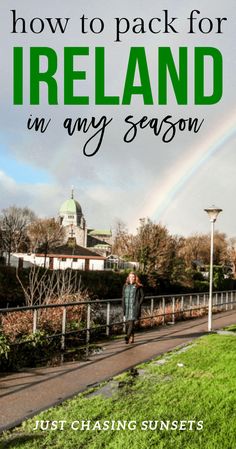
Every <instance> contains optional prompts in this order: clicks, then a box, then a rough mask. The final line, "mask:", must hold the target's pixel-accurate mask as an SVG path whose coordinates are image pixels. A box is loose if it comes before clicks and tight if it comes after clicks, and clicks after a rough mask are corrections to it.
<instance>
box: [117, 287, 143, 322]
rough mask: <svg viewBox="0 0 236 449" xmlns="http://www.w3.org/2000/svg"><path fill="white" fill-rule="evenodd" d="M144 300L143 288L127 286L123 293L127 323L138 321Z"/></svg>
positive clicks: (123, 305)
mask: <svg viewBox="0 0 236 449" xmlns="http://www.w3.org/2000/svg"><path fill="white" fill-rule="evenodd" d="M143 298H144V292H143V287H138V286H136V285H135V284H125V285H124V287H123V292H122V307H123V313H124V316H125V320H126V321H130V320H138V319H139V318H140V315H141V305H142V302H143Z"/></svg>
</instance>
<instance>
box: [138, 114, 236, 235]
mask: <svg viewBox="0 0 236 449" xmlns="http://www.w3.org/2000/svg"><path fill="white" fill-rule="evenodd" d="M235 135H236V111H235V113H233V112H232V114H231V116H230V119H228V120H226V122H224V124H223V126H222V127H221V128H220V129H219V130H218V131H217V132H216V133H215V132H214V134H212V135H211V136H210V137H208V139H207V140H206V141H205V142H204V144H203V145H199V146H197V147H193V148H191V149H190V151H189V153H190V154H189V156H188V157H187V158H186V154H185V155H184V156H182V157H181V159H180V160H179V162H178V163H177V164H175V166H174V167H173V168H171V169H170V170H169V172H168V174H166V176H165V179H164V180H163V181H159V182H158V183H155V184H154V185H153V188H152V192H151V193H150V194H149V195H148V197H147V198H146V201H145V206H144V207H143V208H142V213H141V216H142V217H149V218H151V219H154V220H155V221H159V220H160V219H161V218H162V216H163V214H164V213H165V212H166V210H167V209H168V206H169V205H170V204H171V202H173V200H174V199H175V198H176V196H177V195H178V194H179V193H180V192H181V190H182V189H183V187H184V186H186V184H187V182H188V181H189V180H190V179H191V178H192V177H193V176H194V175H195V174H196V173H197V171H198V170H199V169H200V168H201V167H202V166H203V165H204V164H205V163H206V162H207V161H208V160H209V159H210V157H211V156H212V155H213V154H215V153H216V152H217V151H219V150H220V149H222V148H223V146H224V145H225V144H226V143H227V142H228V141H230V140H231V139H232V138H233V137H234V136H235ZM138 218H140V212H139V217H136V226H137V219H138Z"/></svg>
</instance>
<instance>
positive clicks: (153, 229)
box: [135, 219, 175, 278]
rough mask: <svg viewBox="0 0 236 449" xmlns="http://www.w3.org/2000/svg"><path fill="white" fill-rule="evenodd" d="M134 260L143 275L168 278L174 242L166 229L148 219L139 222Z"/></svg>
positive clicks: (173, 252)
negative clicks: (156, 275)
mask: <svg viewBox="0 0 236 449" xmlns="http://www.w3.org/2000/svg"><path fill="white" fill-rule="evenodd" d="M135 252H136V259H137V260H138V262H140V264H141V267H142V270H143V272H144V273H154V272H155V273H156V274H158V275H159V276H161V277H164V278H168V277H169V276H170V273H171V269H172V268H171V267H172V262H173V255H174V254H175V241H174V238H173V237H172V236H171V235H170V234H169V232H168V230H167V228H166V227H165V226H162V225H161V224H160V223H159V224H156V223H153V222H152V221H151V220H150V219H147V220H144V219H141V220H140V227H139V229H138V234H137V236H136V239H135Z"/></svg>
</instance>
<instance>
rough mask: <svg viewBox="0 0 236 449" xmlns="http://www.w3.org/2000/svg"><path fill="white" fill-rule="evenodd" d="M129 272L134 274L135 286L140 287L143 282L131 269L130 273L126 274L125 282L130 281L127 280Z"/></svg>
mask: <svg viewBox="0 0 236 449" xmlns="http://www.w3.org/2000/svg"><path fill="white" fill-rule="evenodd" d="M131 274H133V275H134V276H135V281H134V283H135V285H136V287H142V286H143V284H142V283H141V281H140V279H139V277H138V276H137V274H136V273H134V272H133V271H131V273H129V274H128V276H127V278H126V281H125V283H126V284H129V283H130V282H129V277H130V275H131Z"/></svg>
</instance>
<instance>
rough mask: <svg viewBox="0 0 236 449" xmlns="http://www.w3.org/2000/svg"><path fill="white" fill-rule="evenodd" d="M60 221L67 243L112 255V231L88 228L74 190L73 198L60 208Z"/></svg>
mask: <svg viewBox="0 0 236 449" xmlns="http://www.w3.org/2000/svg"><path fill="white" fill-rule="evenodd" d="M59 220H60V223H61V224H62V226H63V227H64V228H65V234H66V236H65V242H70V243H72V242H73V241H74V242H75V244H76V245H79V246H83V247H84V248H88V249H90V250H92V251H96V253H98V254H100V255H102V256H107V255H109V254H110V253H111V245H112V232H111V230H104V229H103V230H101V229H92V228H89V229H88V228H87V224H86V220H85V217H84V215H83V212H82V208H81V205H80V204H79V202H78V201H77V200H76V199H75V198H74V191H73V189H72V192H71V197H70V198H69V199H67V200H66V201H64V202H63V203H62V205H61V207H60V210H59Z"/></svg>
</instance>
